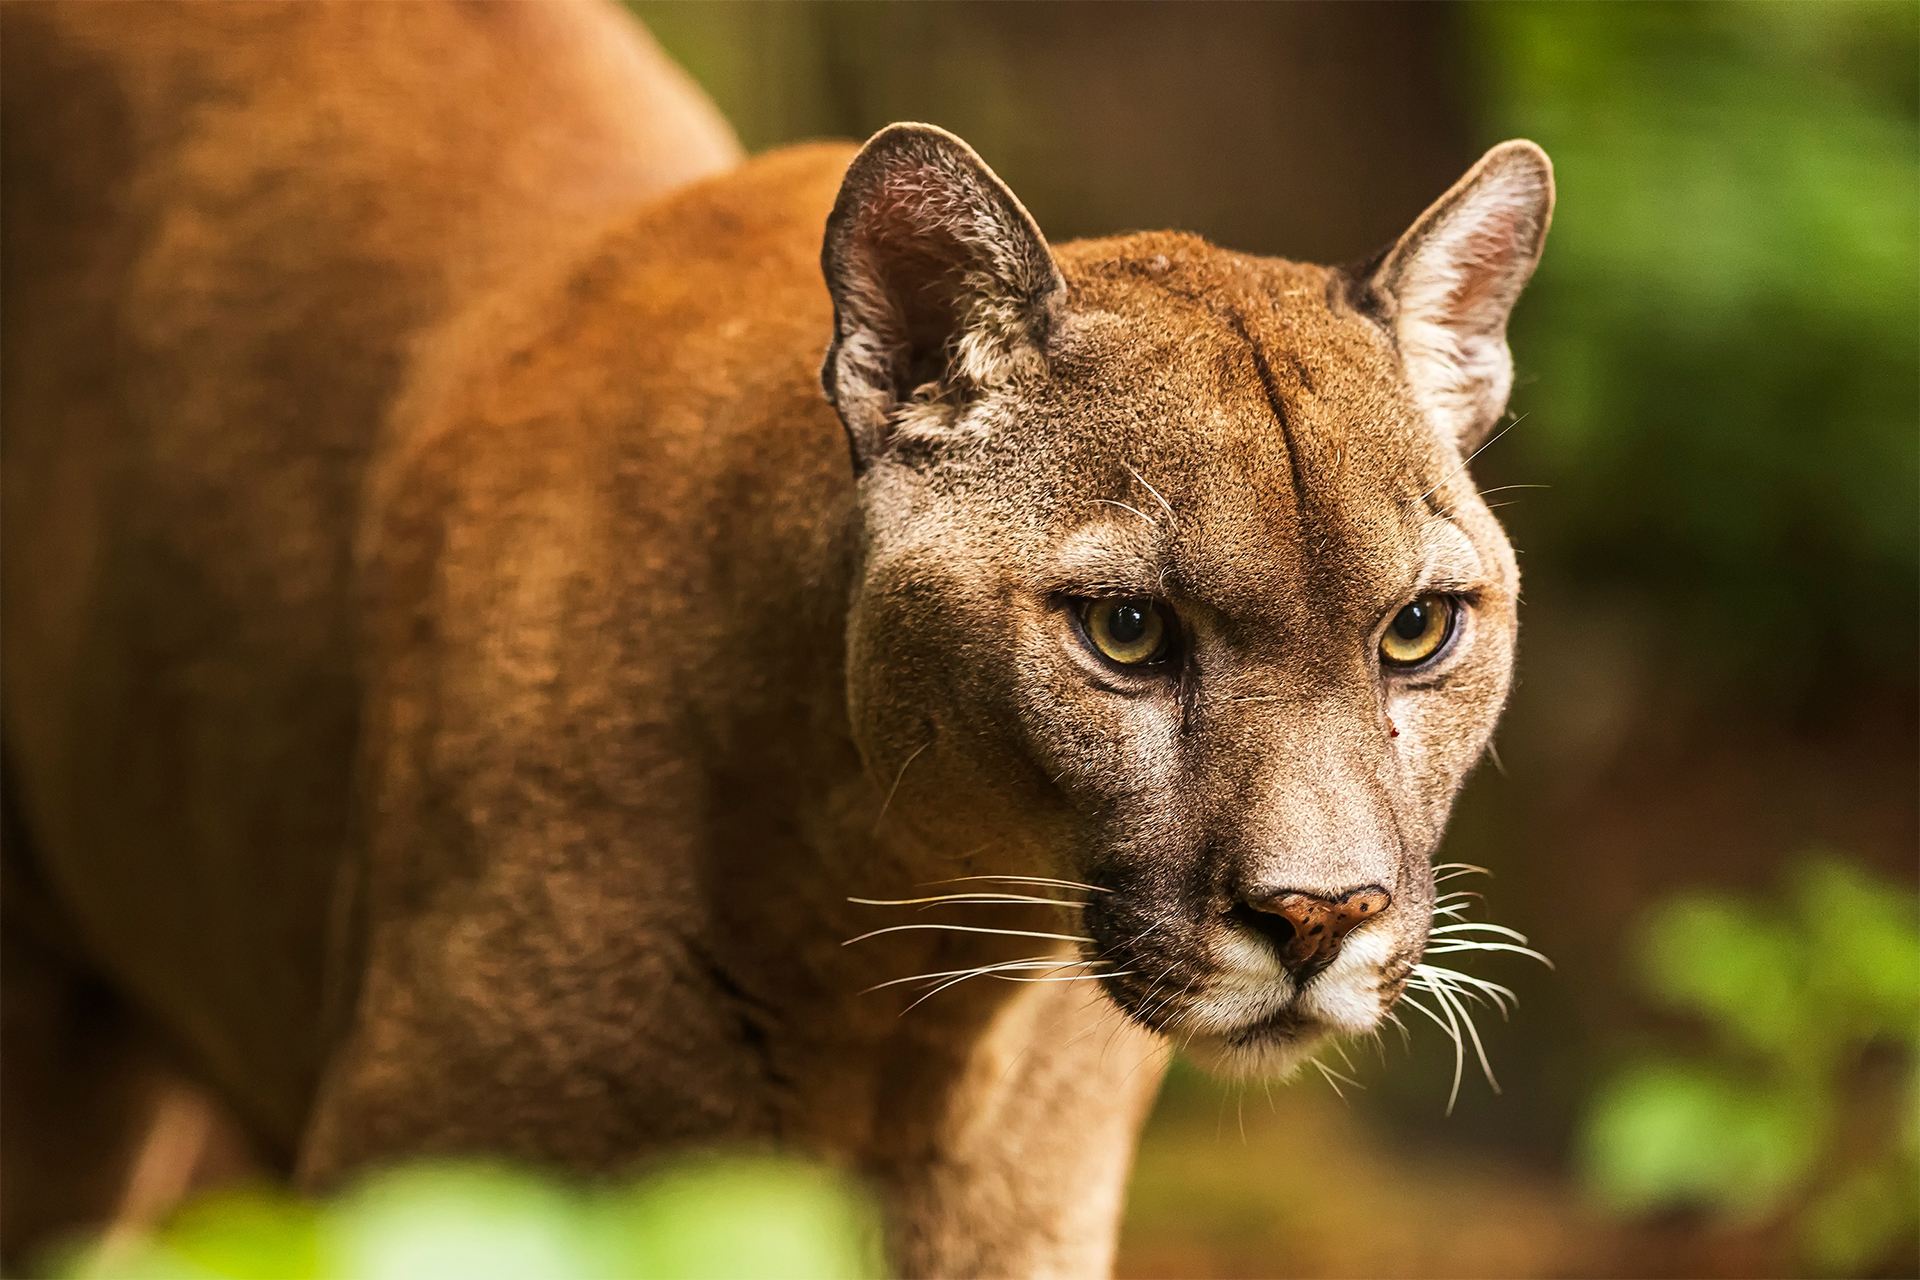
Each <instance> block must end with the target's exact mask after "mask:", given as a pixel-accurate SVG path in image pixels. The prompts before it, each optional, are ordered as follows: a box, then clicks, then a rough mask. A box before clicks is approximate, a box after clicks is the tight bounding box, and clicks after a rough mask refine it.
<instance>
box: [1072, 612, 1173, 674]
mask: <svg viewBox="0 0 1920 1280" xmlns="http://www.w3.org/2000/svg"><path fill="white" fill-rule="evenodd" d="M1080 618H1081V621H1082V622H1083V623H1085V624H1086V628H1087V638H1088V639H1090V640H1092V641H1093V647H1094V648H1096V649H1098V650H1099V651H1100V652H1101V653H1103V654H1105V655H1106V656H1107V658H1108V659H1109V660H1110V661H1113V662H1117V663H1119V664H1120V665H1121V666H1123V667H1136V666H1139V665H1140V664H1141V663H1145V662H1151V661H1153V660H1154V659H1155V658H1157V657H1159V656H1160V655H1161V653H1162V652H1164V651H1165V649H1166V647H1167V620H1166V616H1165V615H1164V614H1163V613H1162V612H1161V611H1160V606H1159V605H1157V604H1155V603H1154V602H1153V601H1151V600H1148V599H1145V598H1144V597H1139V596H1136V597H1132V598H1130V599H1125V600H1089V601H1088V602H1087V604H1086V607H1085V610H1084V611H1083V612H1082V613H1081V615H1080Z"/></svg>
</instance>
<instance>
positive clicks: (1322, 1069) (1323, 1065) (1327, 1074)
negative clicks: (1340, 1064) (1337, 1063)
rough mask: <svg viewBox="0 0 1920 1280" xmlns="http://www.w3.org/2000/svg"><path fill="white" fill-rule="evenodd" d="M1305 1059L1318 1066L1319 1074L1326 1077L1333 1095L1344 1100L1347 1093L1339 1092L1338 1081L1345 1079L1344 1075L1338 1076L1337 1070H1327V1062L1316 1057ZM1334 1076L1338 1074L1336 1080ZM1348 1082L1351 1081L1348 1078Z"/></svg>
mask: <svg viewBox="0 0 1920 1280" xmlns="http://www.w3.org/2000/svg"><path fill="white" fill-rule="evenodd" d="M1307 1061H1308V1062H1310V1063H1312V1064H1313V1065H1314V1066H1315V1067H1317V1068H1319V1071H1320V1074H1321V1075H1323V1076H1325V1077H1326V1078H1327V1084H1328V1085H1329V1086H1331V1087H1332V1089H1333V1094H1334V1096H1335V1097H1336V1098H1339V1099H1340V1100H1341V1101H1342V1102H1345V1101H1346V1098H1347V1095H1346V1094H1344V1093H1342V1092H1340V1083H1339V1081H1340V1080H1344V1079H1346V1077H1345V1076H1339V1073H1338V1072H1336V1071H1332V1070H1329V1069H1328V1067H1327V1064H1326V1063H1324V1062H1322V1061H1320V1059H1318V1058H1308V1059H1307ZM1336 1076H1339V1079H1338V1080H1337V1079H1335V1077H1336ZM1348 1083H1349V1084H1351V1083H1352V1081H1350V1080H1349V1081H1348Z"/></svg>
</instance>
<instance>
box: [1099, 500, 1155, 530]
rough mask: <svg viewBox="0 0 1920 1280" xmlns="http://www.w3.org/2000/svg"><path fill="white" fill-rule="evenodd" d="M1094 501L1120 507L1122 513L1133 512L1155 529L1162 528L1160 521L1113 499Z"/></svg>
mask: <svg viewBox="0 0 1920 1280" xmlns="http://www.w3.org/2000/svg"><path fill="white" fill-rule="evenodd" d="M1094 501H1095V502H1101V503H1105V504H1106V505H1107V506H1109V507H1118V508H1120V509H1121V510H1122V511H1131V512H1133V514H1135V515H1137V516H1139V517H1140V518H1141V519H1142V520H1145V521H1146V522H1147V523H1148V524H1150V525H1152V526H1153V527H1154V528H1156V529H1158V528H1159V527H1160V522H1159V521H1158V520H1155V519H1154V518H1153V517H1152V516H1150V515H1148V514H1147V513H1146V512H1144V511H1142V510H1140V509H1139V508H1138V507H1130V506H1128V505H1127V504H1126V503H1124V502H1115V501H1114V500H1113V499H1112V498H1095V499H1094Z"/></svg>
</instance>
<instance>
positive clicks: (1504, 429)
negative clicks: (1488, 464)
mask: <svg viewBox="0 0 1920 1280" xmlns="http://www.w3.org/2000/svg"><path fill="white" fill-rule="evenodd" d="M1527 416H1528V415H1526V414H1524V413H1523V414H1521V415H1520V416H1519V417H1517V418H1515V419H1514V420H1513V421H1512V422H1509V423H1508V424H1507V425H1506V426H1504V427H1502V428H1500V429H1499V430H1498V431H1496V432H1494V433H1493V440H1489V441H1487V442H1486V443H1485V444H1483V445H1481V446H1480V447H1479V448H1478V449H1475V450H1474V451H1473V452H1472V453H1470V454H1468V455H1467V457H1466V461H1465V462H1462V463H1461V464H1460V465H1459V466H1457V467H1455V468H1454V469H1453V470H1452V471H1449V472H1448V473H1447V479H1446V480H1442V481H1441V482H1440V484H1437V485H1435V486H1433V488H1432V489H1429V490H1427V491H1426V492H1425V493H1423V494H1421V495H1420V499H1419V500H1420V501H1421V502H1425V501H1426V500H1427V499H1428V498H1431V497H1432V496H1433V494H1434V490H1436V489H1438V488H1440V486H1441V485H1444V484H1446V483H1447V481H1448V480H1451V479H1453V478H1454V477H1455V476H1457V475H1459V474H1460V473H1461V472H1462V471H1465V470H1466V469H1467V466H1468V464H1469V463H1471V462H1472V461H1473V460H1474V459H1475V458H1477V457H1479V456H1480V455H1481V454H1483V453H1485V452H1486V451H1487V450H1489V449H1491V448H1493V442H1494V440H1498V439H1499V438H1500V437H1501V436H1503V435H1505V434H1507V432H1509V431H1511V430H1513V429H1514V428H1515V427H1517V426H1519V425H1520V424H1521V423H1523V422H1525V421H1526V420H1527Z"/></svg>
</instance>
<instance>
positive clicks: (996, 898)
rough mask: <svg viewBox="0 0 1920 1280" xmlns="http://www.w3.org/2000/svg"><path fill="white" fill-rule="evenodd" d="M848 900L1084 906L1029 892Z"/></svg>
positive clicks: (909, 904) (870, 903) (886, 903)
mask: <svg viewBox="0 0 1920 1280" xmlns="http://www.w3.org/2000/svg"><path fill="white" fill-rule="evenodd" d="M847 901H848V902H857V903H859V904H860V905H862V906H866V907H917V906H929V907H937V906H940V905H942V904H947V905H951V906H994V905H998V904H1003V903H1032V904H1034V905H1036V906H1039V905H1045V906H1049V907H1072V908H1076V909H1078V908H1084V907H1085V906H1086V905H1087V904H1086V903H1084V902H1068V901H1066V900H1064V899H1061V898H1043V897H1039V896H1036V895H1034V894H1030V893H987V892H985V891H984V890H982V891H980V892H976V893H942V894H936V895H935V896H933V897H931V898H848V899H847Z"/></svg>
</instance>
